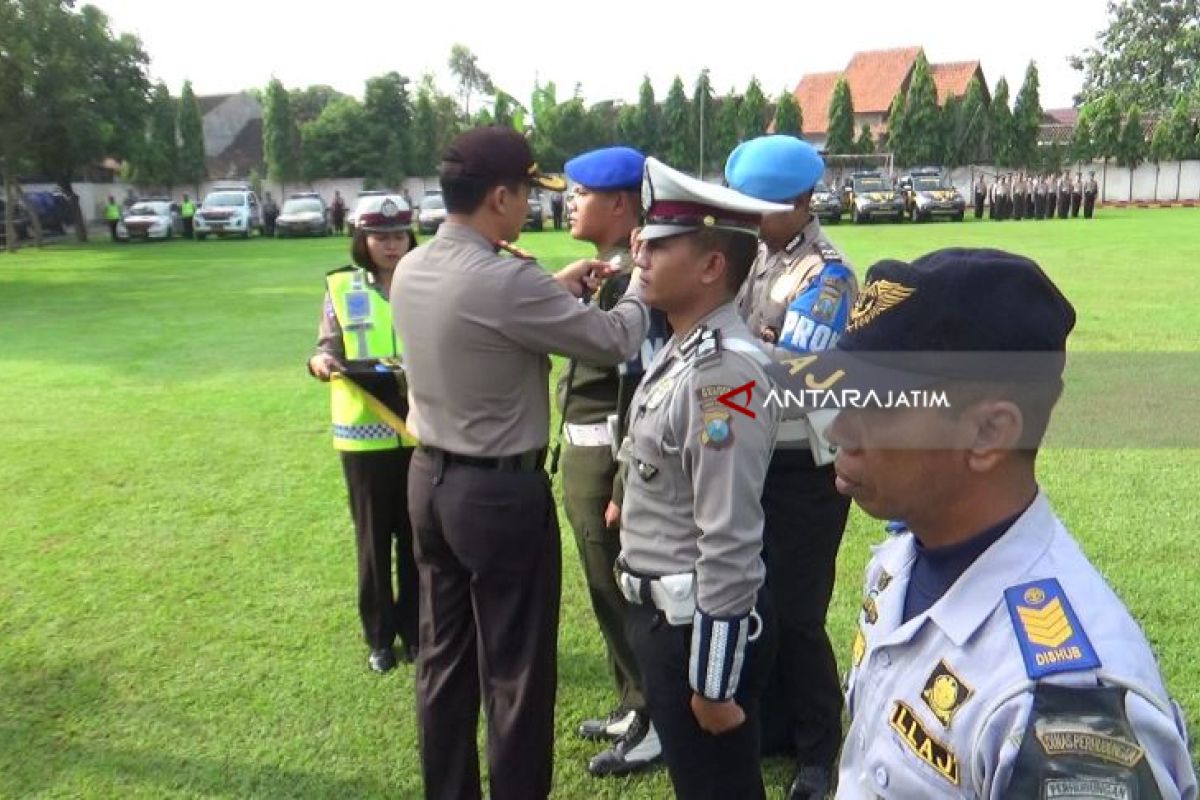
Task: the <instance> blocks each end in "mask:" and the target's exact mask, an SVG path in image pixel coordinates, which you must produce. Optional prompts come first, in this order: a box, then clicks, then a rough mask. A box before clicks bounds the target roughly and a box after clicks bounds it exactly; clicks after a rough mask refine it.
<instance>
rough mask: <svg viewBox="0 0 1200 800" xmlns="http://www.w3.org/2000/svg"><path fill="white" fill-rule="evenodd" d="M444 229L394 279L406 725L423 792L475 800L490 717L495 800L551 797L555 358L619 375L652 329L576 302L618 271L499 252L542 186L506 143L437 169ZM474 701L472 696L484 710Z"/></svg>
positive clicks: (517, 147) (627, 315) (473, 139)
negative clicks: (401, 382)
mask: <svg viewBox="0 0 1200 800" xmlns="http://www.w3.org/2000/svg"><path fill="white" fill-rule="evenodd" d="M438 172H439V176H440V179H441V185H442V196H443V197H444V198H445V202H446V209H447V211H448V217H447V220H446V222H445V223H444V224H443V225H442V226H441V228H440V229H439V230H438V234H437V236H436V237H435V238H434V239H432V240H431V241H430V242H428V243H426V244H425V245H424V246H422V247H419V248H417V249H416V250H415V251H413V252H412V253H410V254H408V255H407V256H405V258H404V259H403V260H402V261H401V262H400V265H399V267H398V268H397V270H396V280H395V282H394V284H393V286H392V306H393V308H394V310H395V314H396V325H397V330H398V332H399V333H400V335H401V337H402V338H403V340H404V343H405V367H406V371H407V374H408V387H409V405H410V411H409V415H408V420H407V422H408V428H409V430H410V431H411V432H412V433H413V435H414V436H416V438H417V439H418V441H419V442H420V445H419V446H418V448H417V452H416V453H415V454H414V455H413V459H412V466H411V469H410V471H409V480H408V498H409V510H410V513H411V516H412V523H413V536H414V540H415V550H416V557H417V569H418V572H419V575H420V585H421V609H420V627H419V635H420V657H419V659H418V661H417V667H418V668H417V709H418V710H417V718H418V724H419V727H420V734H421V765H422V773H423V777H424V780H425V793H426V796H427V797H429V798H436V800H459V799H460V798H461V799H463V800H478V798H479V797H480V793H481V792H480V781H479V755H478V752H477V749H476V735H477V733H476V726H477V723H478V718H479V708H480V702H481V699H482V701H483V703H484V705H485V707H486V708H487V711H488V714H487V728H488V731H487V755H488V767H489V770H488V771H489V776H490V796H491V798H492V800H530V798H544V797H547V796H548V795H549V793H550V789H551V784H552V775H553V748H554V700H555V693H556V674H557V669H556V666H557V665H556V650H557V642H558V612H559V601H560V586H561V574H562V572H561V571H562V559H561V544H560V541H559V530H558V513H557V510H556V508H555V503H554V498H553V496H552V494H551V490H550V481H549V478H548V476H547V475H546V472H545V470H544V468H543V463H544V460H545V456H546V447H547V444H548V442H549V437H550V392H549V374H550V360H549V354H550V353H560V354H563V355H567V356H571V357H574V358H581V359H586V360H588V361H590V362H592V363H597V364H603V363H610V364H617V363H620V362H622V361H624V360H626V359H629V358H630V357H632V356H633V355H634V353H636V352H637V351H638V349H639V348H640V347H641V345H642V342H643V341H644V340H645V338H646V329H647V324H648V314H647V311H646V307H645V306H644V305H643V304H642V302H641V301H640V300H639V299H637V297H635V296H626V297H622V298H621V299H620V300H618V301H617V302H616V304H615V305H614V306H613V308H612V309H611V310H610V311H604V310H602V309H600V308H598V307H597V306H595V305H591V304H589V305H584V304H581V303H579V302H578V299H577V298H578V297H580V296H582V295H583V294H584V292H585V290H586V289H588V288H594V280H593V279H594V278H596V277H605V276H607V275H608V274H610V273H611V272H613V271H615V270H614V268H613V267H611V266H609V265H606V264H603V263H602V262H597V261H580V262H577V263H575V264H572V265H570V266H568V267H566V268H564V269H563V270H560V271H559V272H558V273H557V274H556V275H554V276H551V275H550V274H549V273H548V272H546V270H544V269H543V268H542V267H541V266H539V265H538V264H537V263H536V262H534V261H533V260H532V258H529V257H520V256H518V257H516V258H514V257H511V256H508V255H501V254H500V253H498V250H499V249H502V248H504V247H505V246H506V245H507V242H506V241H505V240H508V239H513V238H516V237H517V236H518V235H519V234H520V230H521V226H522V225H523V224H524V221H525V216H526V214H527V213H528V208H529V193H530V191H531V186H539V187H541V188H545V189H549V190H551V191H561V190H562V189H563V188H565V186H564V183H563V182H562V181H556V180H552V179H549V178H546V177H544V176H542V175H541V174H540V172H539V171H538V169H537V165H536V164H535V163H534V161H533V155H532V153H531V151H530V148H529V144H528V143H527V142H526V140H525V138H524V137H523V136H521V135H520V134H519V133H517V132H516V131H514V130H512V129H511V128H503V127H491V128H475V129H472V130H469V131H466V132H464V133H462V134H460V135H459V136H458V137H456V138H455V139H454V141H453V142H452V143H451V145H450V147H449V148H448V150H447V152H446V153H445V155H444V156H443V159H442V162H441V165H440V166H439V169H438ZM481 692H482V697H481Z"/></svg>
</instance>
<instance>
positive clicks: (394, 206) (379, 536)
mask: <svg viewBox="0 0 1200 800" xmlns="http://www.w3.org/2000/svg"><path fill="white" fill-rule="evenodd" d="M411 224H412V210H411V209H410V208H409V206H408V204H407V203H405V202H404V201H403V200H402V199H400V198H396V197H392V198H389V197H380V198H377V199H375V200H373V201H372V202H371V203H370V204H369V205H368V206H367V207H365V208H363V209H362V213H361V214H360V215H359V218H358V224H357V226H356V228H355V232H354V240H353V243H352V244H351V247H350V252H351V255H352V257H353V260H354V266H347V267H343V268H341V269H336V270H334V271H332V272H330V273H329V274H328V276H327V277H326V279H325V305H324V311H323V313H322V314H321V323H320V327H319V333H318V339H317V352H316V354H314V355H313V357H312V358H310V359H309V361H308V370H309V372H310V373H312V375H313V377H315V378H318V379H319V380H322V381H330V378H331V376H332V377H334V378H335V379H334V380H332V381H330V396H331V400H332V403H331V405H332V411H333V446H334V448H336V449H337V450H338V451H339V452H340V454H341V458H342V471H343V472H344V473H345V476H346V488H347V489H348V490H349V495H350V516H351V518H352V519H353V520H354V529H355V533H356V534H357V539H358V609H359V615H360V616H361V617H362V625H363V635H364V637H365V638H366V641H367V646H368V647H370V648H371V653H370V657H369V658H368V662H367V663H368V665H369V666H370V668H371V669H372V670H374V671H375V672H379V673H383V672H388V671H389V670H392V669H394V668H395V666H396V650H395V642H396V639H397V638H399V640H400V658H401V659H403V660H404V661H405V662H410V663H411V662H412V661H413V660H414V659H415V658H416V653H417V567H416V562H415V560H414V558H413V548H412V528H411V527H410V525H409V521H408V501H407V493H406V491H405V486H407V485H408V462H409V458H410V457H411V455H412V448H413V446H414V445H415V444H416V442H415V441H414V440H412V439H410V438H409V437H408V436H407V434H406V433H404V432H401V433H397V431H396V430H394V429H393V428H392V427H391V426H389V425H388V424H387V423H386V422H385V421H384V420H383V418H381V417H380V416H379V414H377V413H376V411H375V410H374V409H375V408H378V407H379V404H378V403H375V404H372V402H371V401H370V399H369V398H368V397H367V396H366V394H365V392H363V390H362V389H361V388H359V387H358V386H357V385H356V384H355V383H354V382H353V381H351V380H341V379H338V378H339V377H340V376H338V375H336V373H344V372H346V371H347V363H346V362H347V361H348V360H349V361H352V362H354V364H355V365H356V366H358V365H362V364H363V363H364V361H366V363H367V364H368V365H369V364H370V360H374V359H381V358H395V357H399V356H400V355H401V353H402V352H403V346H402V344H401V342H399V341H398V340H397V338H396V335H395V333H394V328H393V327H392V311H391V306H390V305H389V304H388V293H389V291H390V290H391V286H392V274H393V272H394V271H395V269H396V264H397V263H398V262H399V261H400V258H401V257H402V256H403V255H404V254H405V253H407V252H408V251H409V250H410V249H412V248H413V247H415V246H416V244H417V238H416V235H415V234H414V233H413V231H412V227H411ZM401 388H402V391H403V387H401ZM393 543H394V546H395V549H396V562H397V570H396V571H397V573H398V577H399V582H400V590H399V593H396V592H395V591H394V587H393V579H392V558H391V550H392V547H393Z"/></svg>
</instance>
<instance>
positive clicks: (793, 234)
mask: <svg viewBox="0 0 1200 800" xmlns="http://www.w3.org/2000/svg"><path fill="white" fill-rule="evenodd" d="M824 172H825V164H824V162H823V161H822V159H821V156H820V154H819V153H817V151H816V149H815V148H813V147H812V145H810V144H808V143H807V142H804V141H802V140H800V139H797V138H795V137H794V136H761V137H759V138H757V139H752V140H750V141H748V142H744V143H742V144H741V145H739V146H738V147H737V149H735V150H734V151H733V153H732V154H730V156H729V159H728V161H727V163H726V165H725V178H726V181H727V182H728V184H729V185H730V187H732V188H734V189H737V190H738V191H740V192H743V193H745V194H748V195H751V196H753V197H758V198H760V199H763V200H770V201H774V202H782V203H787V204H788V205H789V206H791V209H790V210H788V211H784V212H781V213H775V214H768V215H766V216H764V217H763V220H762V230H761V233H760V244H759V251H758V258H757V260H756V261H755V262H754V266H753V267H752V268H751V271H750V276H749V278H747V280H746V283H745V285H744V286H743V287H742V291H741V294H740V295H739V297H738V302H739V310H740V312H741V314H742V317H743V319H745V320H746V324H747V327H749V328H750V330H751V332H752V333H754V334H756V335H757V336H759V337H760V338H761V339H762V340H763V341H764V342H766V343H768V344H770V345H774V347H775V349H776V351H777V353H778V352H799V353H812V352H819V351H822V350H825V349H828V348H829V347H832V346H833V345H834V344H835V343H836V342H837V339H838V336H840V335H841V333H842V331H843V330H844V329H845V326H846V322H847V320H848V318H849V312H850V308H851V306H852V304H853V302H854V297H855V293H856V287H857V282H856V280H855V277H854V273H853V271H851V269H850V268H849V266H847V264H846V262H845V260H844V259H843V258H842V256H841V254H840V253H839V252H838V251H837V249H836V248H834V247H833V245H831V244H830V243H829V241H828V240H827V239H826V238H825V236H824V235H823V234H822V232H821V224H820V222H819V221H818V220H817V217H816V216H815V215H813V214H812V213H810V212H809V202H810V200H811V199H812V190H813V187H814V186H815V185H816V183H817V181H818V180H819V179H820V178H821V175H822V174H823V173H824ZM813 418H814V419H816V416H815V415H814V417H813ZM829 461H830V454H829V450H828V448H827V447H826V446H825V444H824V442H823V441H822V440H821V436H820V433H819V431H817V430H814V428H813V425H812V424H811V420H810V421H805V420H797V421H788V422H784V423H782V424H781V425H780V429H779V435H778V439H777V441H776V447H775V452H774V455H773V456H772V458H771V464H770V468H769V469H768V471H767V482H766V486H765V487H764V489H763V509H764V511H765V512H766V524H765V527H764V530H763V552H764V560H765V561H766V566H767V586H768V588H769V589H770V592H771V595H772V598H773V600H774V601H775V605H776V607H777V608H778V613H779V631H780V632H779V651H778V655H777V658H776V663H775V667H774V669H773V670H772V673H771V680H770V682H769V683H768V684H767V688H766V690H765V693H764V696H765V697H769V698H770V702H767V703H764V704H763V750H764V752H767V753H786V754H789V755H794V756H795V758H796V762H797V777H796V780H795V781H794V782H793V784H792V787H791V791H790V795H789V797H790V798H793V800H801V799H803V800H808V798H822V797H824V796H825V792H826V791H827V790H828V789H829V786H830V777H831V771H832V768H833V763H834V759H835V758H836V757H837V752H838V746H839V743H840V741H841V734H842V729H841V713H842V702H841V690H840V684H839V681H838V673H837V661H836V659H835V658H834V654H833V647H832V646H831V645H830V643H829V636H828V635H827V634H826V632H825V616H826V613H827V612H828V610H829V601H830V597H831V596H832V594H833V582H834V574H835V568H834V562H835V561H836V559H837V552H838V547H839V545H840V544H841V541H842V534H843V532H844V530H845V527H846V517H847V515H848V514H849V510H850V503H849V500H848V499H847V498H845V497H842V496H841V495H839V494H838V492H837V489H836V488H835V485H834V473H833V467H832V466H830V465H829V463H828V462H829Z"/></svg>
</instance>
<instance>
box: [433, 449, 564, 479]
mask: <svg viewBox="0 0 1200 800" xmlns="http://www.w3.org/2000/svg"><path fill="white" fill-rule="evenodd" d="M420 449H421V452H423V453H426V454H428V455H429V456H431V457H432V458H434V459H435V460H440V461H441V462H442V463H443V464H447V465H448V464H458V465H460V466H464V467H477V468H479V469H489V470H493V471H495V472H537V471H538V470H540V469H541V468H542V466H543V465H544V464H545V463H546V448H544V447H543V448H541V449H540V450H529V451H526V452H524V453H518V454H517V455H514V456H497V457H489V456H465V455H462V454H460V453H451V452H449V451H447V450H442V449H440V448H437V447H426V446H425V445H421V448H420Z"/></svg>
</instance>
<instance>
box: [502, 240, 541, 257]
mask: <svg viewBox="0 0 1200 800" xmlns="http://www.w3.org/2000/svg"><path fill="white" fill-rule="evenodd" d="M492 244H493V245H494V246H495V247H496V250H497V252H499V251H500V250H504V251H505V252H508V253H511V254H512V255H514V256H516V257H517V258H523V259H525V260H526V261H537V256H535V255H534V254H533V253H530V252H529V251H528V250H522V249H521V248H519V247H517V246H516V245H515V244H513V243H512V242H506V241H504V240H503V239H497V240H496V241H494V242H492Z"/></svg>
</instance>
